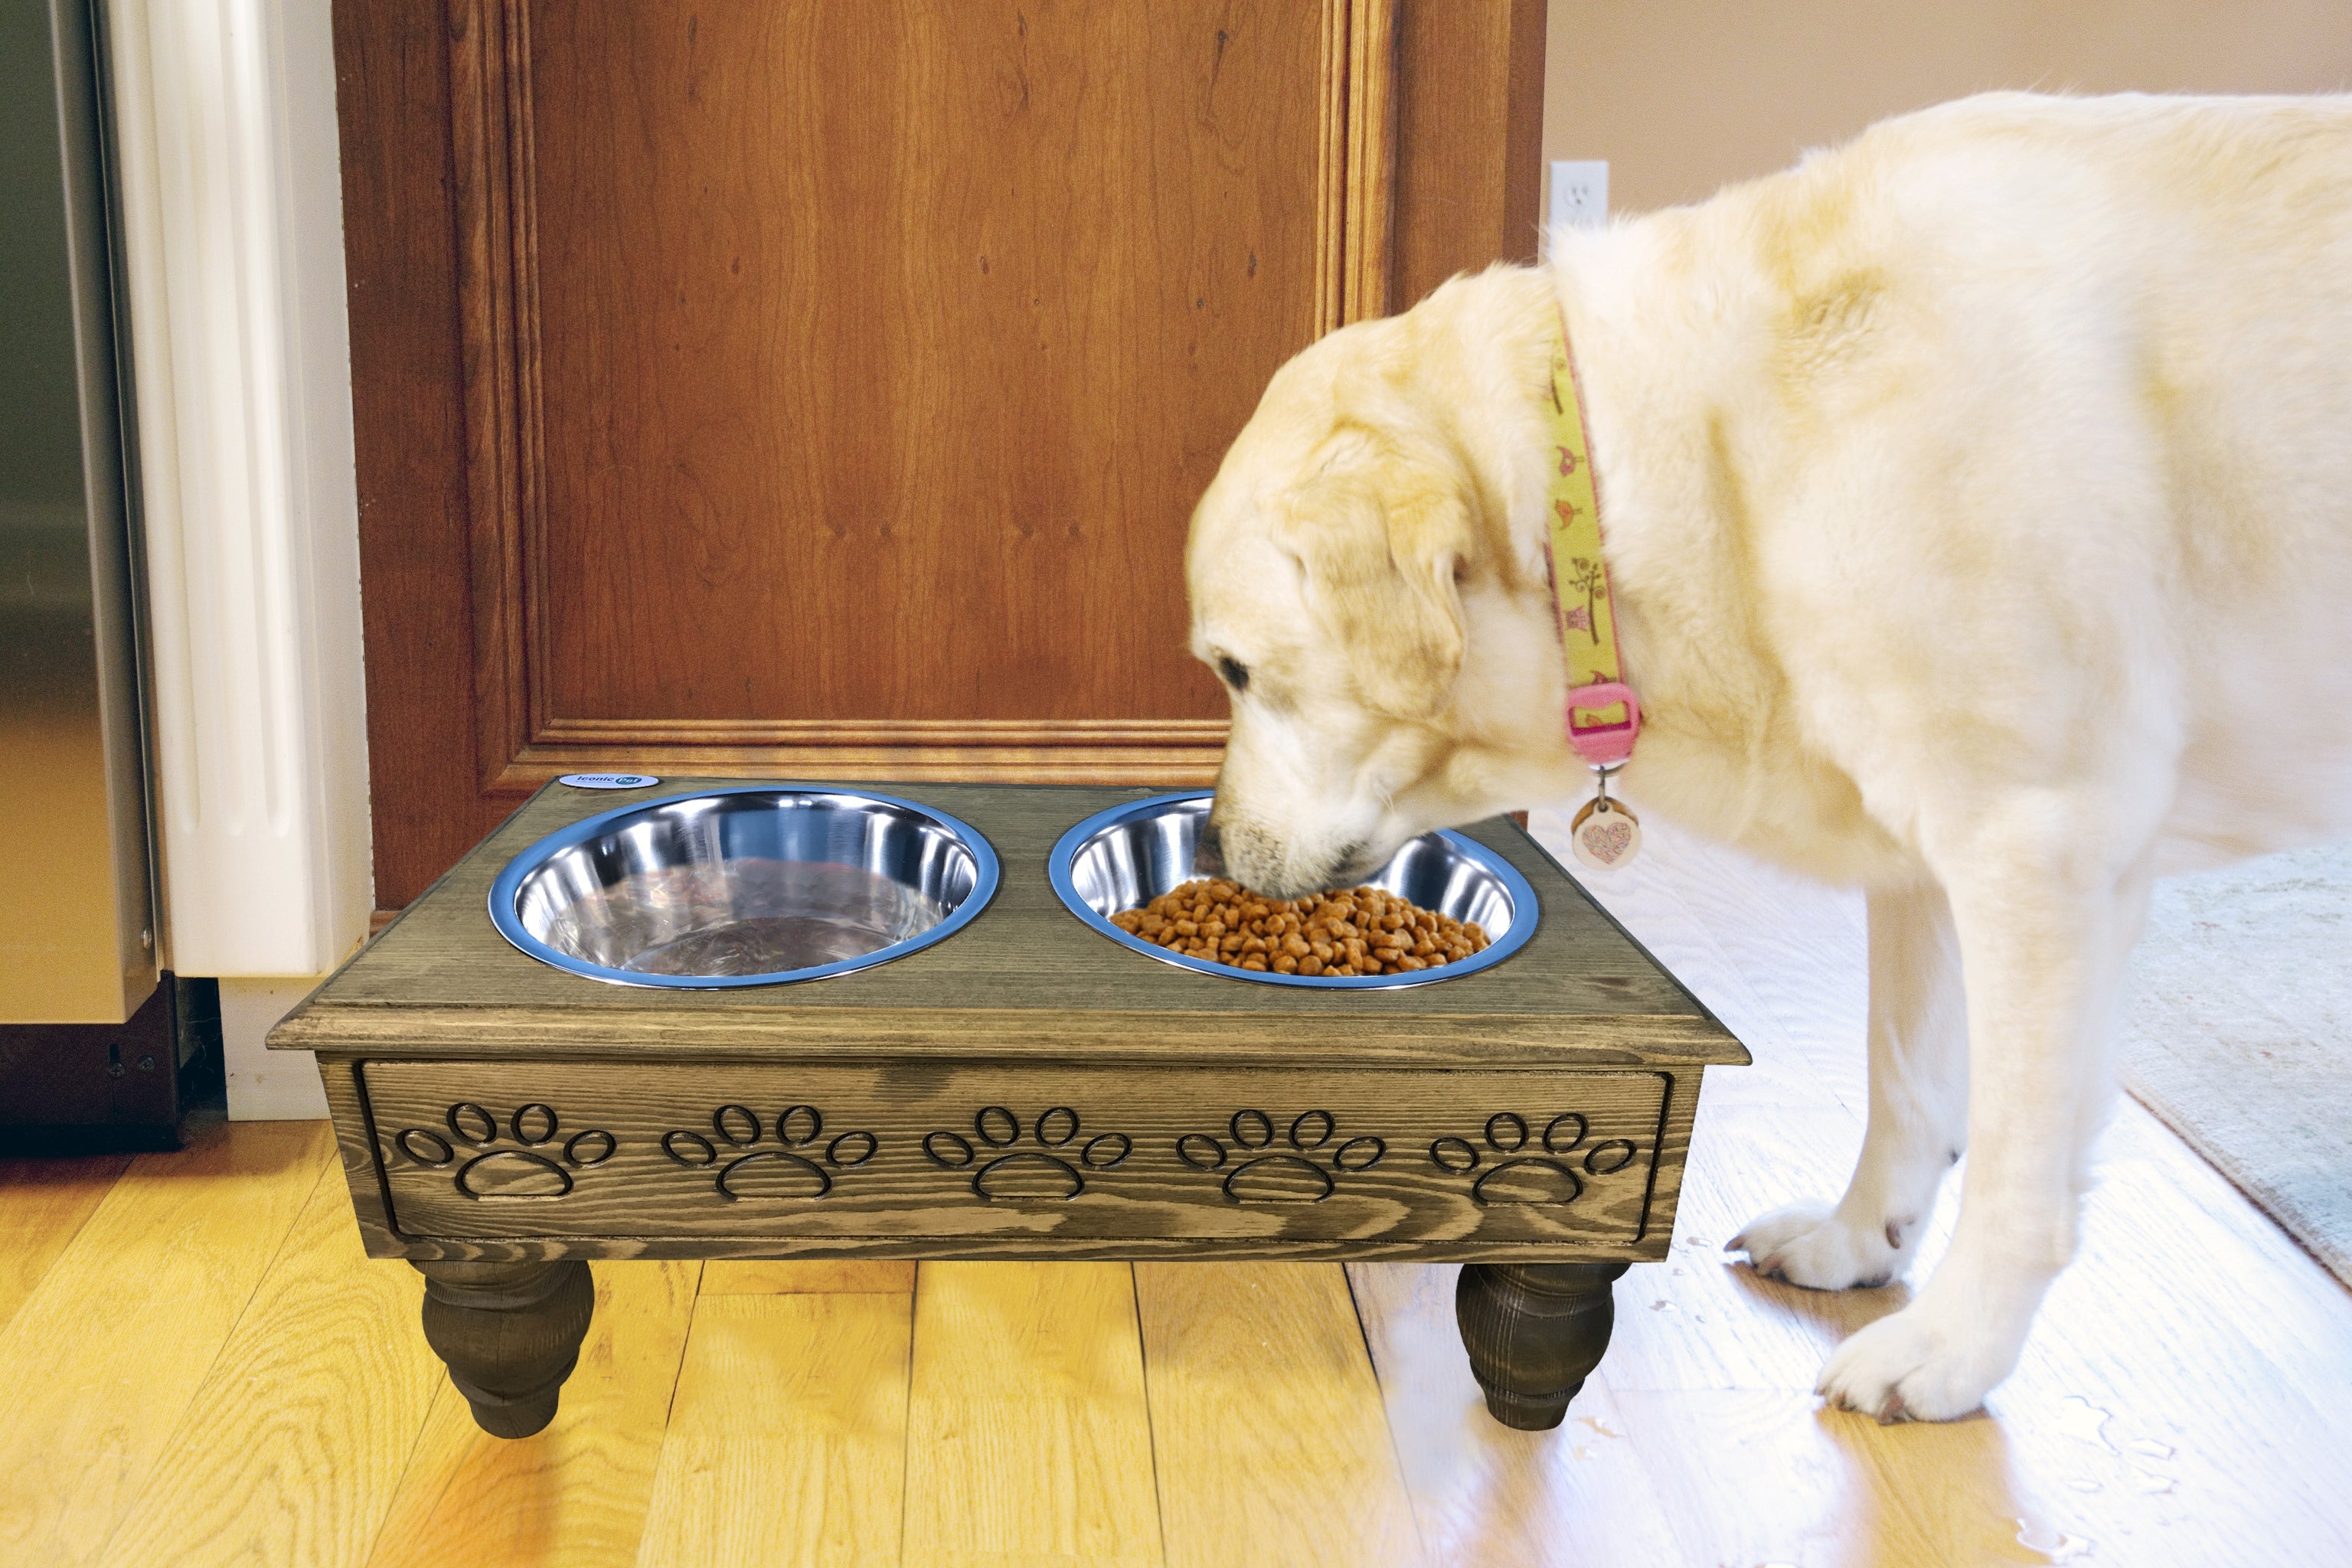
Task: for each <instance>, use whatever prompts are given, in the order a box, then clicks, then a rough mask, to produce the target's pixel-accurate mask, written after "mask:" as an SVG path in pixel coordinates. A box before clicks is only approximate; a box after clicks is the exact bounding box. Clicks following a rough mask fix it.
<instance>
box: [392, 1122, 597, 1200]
mask: <svg viewBox="0 0 2352 1568" xmlns="http://www.w3.org/2000/svg"><path fill="white" fill-rule="evenodd" d="M442 1125H443V1126H444V1127H446V1128H447V1130H448V1131H447V1133H446V1135H445V1134H444V1133H443V1132H442V1131H440V1129H438V1128H432V1127H404V1128H402V1129H401V1130H400V1131H398V1132H396V1133H394V1134H393V1140H392V1142H393V1147H394V1148H395V1149H397V1150H399V1152H400V1154H401V1157H402V1158H403V1159H404V1160H406V1161H408V1162H409V1163H412V1164H415V1165H417V1166H421V1167H423V1168H425V1169H426V1170H432V1171H440V1170H447V1171H449V1172H450V1180H451V1182H452V1183H453V1184H455V1185H456V1186H457V1190H458V1191H459V1192H460V1193H463V1194H465V1195H466V1196H467V1197H469V1198H478V1199H490V1200H501V1199H515V1198H560V1197H563V1196H565V1195H566V1194H569V1193H570V1192H571V1191H572V1172H574V1171H584V1170H587V1169H589V1168H591V1167H593V1166H596V1165H601V1164H603V1163H604V1162H605V1161H607V1160H609V1159H611V1158H612V1157H613V1155H614V1152H616V1151H618V1149H619V1148H620V1142H619V1140H617V1139H615V1138H614V1136H613V1135H612V1134H611V1133H610V1132H607V1131H604V1129H603V1128H601V1127H592V1128H588V1129H586V1130H584V1131H578V1132H574V1133H572V1135H571V1136H570V1137H568V1138H562V1142H560V1143H559V1142H557V1140H558V1139H559V1138H560V1137H562V1132H563V1121H562V1118H561V1117H560V1116H558V1115H557V1114H556V1112H555V1108H554V1107H553V1106H551V1105H548V1104H546V1103H544V1102H541V1101H537V1100H534V1101H533V1102H531V1103H530V1104H529V1105H526V1106H523V1107H521V1108H520V1109H519V1110H516V1111H515V1112H514V1113H513V1114H512V1115H510V1116H508V1117H506V1118H505V1119H503V1121H502V1120H501V1119H500V1118H499V1117H498V1116H495V1115H493V1114H492V1113H491V1112H490V1111H489V1110H488V1109H487V1108H486V1107H484V1106H480V1105H477V1104H475V1103H474V1102H473V1101H472V1100H459V1101H457V1103H456V1104H454V1105H452V1106H450V1107H449V1109H448V1111H447V1113H446V1115H445V1116H444V1117H443V1118H442ZM509 1139H511V1140H512V1142H513V1144H514V1146H513V1147H511V1148H509V1147H505V1146H504V1145H505V1144H506V1143H507V1142H508V1141H509ZM468 1150H478V1151H480V1152H478V1153H470V1154H469V1153H467V1151H468Z"/></svg>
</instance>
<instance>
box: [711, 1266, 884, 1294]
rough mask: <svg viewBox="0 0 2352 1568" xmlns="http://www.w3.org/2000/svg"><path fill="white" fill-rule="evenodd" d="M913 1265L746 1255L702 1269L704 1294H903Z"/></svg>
mask: <svg viewBox="0 0 2352 1568" xmlns="http://www.w3.org/2000/svg"><path fill="white" fill-rule="evenodd" d="M914 1289H915V1266H914V1265H913V1264H912V1263H902V1262H898V1261H897V1260H895V1259H891V1258H812V1259H806V1260H803V1259H799V1258H731V1259H713V1260H712V1261H711V1262H710V1263H709V1264H708V1265H706V1266H705V1267H704V1268H703V1270H702V1293H703V1294H704V1295H706V1296H782V1295H791V1294H793V1293H795V1292H799V1291H809V1290H847V1291H859V1292H864V1293H866V1294H869V1295H883V1296H908V1295H912V1294H913V1293H914Z"/></svg>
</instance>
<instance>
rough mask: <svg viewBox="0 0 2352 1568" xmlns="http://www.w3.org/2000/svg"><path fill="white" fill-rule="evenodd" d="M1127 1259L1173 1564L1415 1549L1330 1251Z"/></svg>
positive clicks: (1417, 1554)
mask: <svg viewBox="0 0 2352 1568" xmlns="http://www.w3.org/2000/svg"><path fill="white" fill-rule="evenodd" d="M1135 1272H1136V1299H1137V1302H1138V1304H1139V1307H1140V1309H1141V1315H1142V1320H1143V1346H1144V1366H1145V1370H1146V1373H1147V1375H1148V1377H1149V1380H1150V1392H1151V1432H1152V1441H1153V1443H1154V1445H1155V1447H1156V1448H1157V1450H1158V1455H1159V1466H1160V1517H1161V1520H1162V1524H1163V1528H1164V1530H1165V1532H1166V1535H1167V1546H1168V1561H1169V1563H1170V1564H1171V1568H1191V1565H1193V1564H1199V1565H1201V1568H1234V1565H1240V1564H1280V1565H1281V1568H1303V1565H1307V1564H1330V1565H1332V1568H1387V1565H1389V1564H1394V1563H1418V1562H1420V1561H1422V1555H1421V1551H1420V1543H1419V1540H1418V1537H1417V1535H1416V1533H1415V1531H1414V1527H1413V1521H1412V1504H1411V1501H1410V1500H1409V1499H1408V1497H1407V1494H1406V1491H1405V1485H1404V1478H1403V1476H1402V1473H1401V1472H1400V1470H1399V1468H1398V1462H1397V1455H1396V1451H1395V1449H1394V1447H1392V1446H1391V1442H1390V1438H1389V1427H1388V1418H1387V1415H1386V1412H1385V1410H1384V1409H1383V1407H1382V1405H1381V1391H1380V1385H1379V1384H1378V1382H1377V1380H1376V1379H1375V1378H1374V1377H1373V1375H1372V1364H1371V1359H1370V1355H1369V1353H1368V1352H1366V1350H1365V1347H1364V1336H1363V1331H1362V1329H1361V1327H1360V1325H1359V1323H1358V1321H1357V1318H1356V1309H1355V1305H1354V1302H1353V1301H1352V1300H1350V1299H1349V1294H1348V1283H1347V1277H1346V1275H1345V1274H1344V1273H1343V1272H1342V1271H1341V1269H1340V1268H1339V1265H1337V1264H1332V1263H1150V1264H1138V1265H1137V1266H1136V1270H1135Z"/></svg>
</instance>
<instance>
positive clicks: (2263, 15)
mask: <svg viewBox="0 0 2352 1568" xmlns="http://www.w3.org/2000/svg"><path fill="white" fill-rule="evenodd" d="M1550 6H1551V9H1550V15H1549V20H1550V28H1549V40H1548V44H1547V47H1546V59H1545V77H1546V79H1545V84H1544V86H1545V91H1544V156H1545V158H1546V159H1548V160H1549V159H1552V158H1606V159H1607V160H1608V161H1609V187H1610V188H1609V204H1610V209H1611V210H1612V212H1633V211H1642V210H1646V209H1649V208H1652V207H1660V206H1668V205H1673V204H1675V203H1677V202H1686V201H1696V200H1697V199H1699V198H1700V197H1703V196H1705V195H1707V194H1708V193H1710V192H1712V191H1713V190H1715V188H1716V187H1717V186H1718V185H1721V184H1725V183H1727V182H1728V181H1732V180H1738V179H1746V178H1748V177H1749V176H1751V175H1755V174H1769V173H1770V172H1771V171H1773V170H1775V169H1780V168H1784V167H1786V166H1787V165H1788V164H1790V163H1793V162H1795V161H1796V158H1797V156H1798V154H1799V153H1801V151H1802V150H1803V149H1805V148H1807V147H1818V146H1822V145H1825V144H1828V143H1832V142H1842V141H1843V140H1845V139H1846V138H1848V137H1850V136H1852V135H1853V134H1854V133H1855V132H1858V131H1860V130H1862V129H1863V128H1864V126H1866V125H1868V124H1869V123H1870V122H1871V121H1874V120H1879V119H1883V118H1885V116H1887V115H1889V114H1895V113H1900V112H1901V111H1903V110H1909V109H1917V108H1921V107H1924V106H1925V105H1927V104H1930V103H1937V102H1940V101H1942V100H1945V99H1948V98H1958V97H1961V96H1963V95H1965V94H1968V93H1971V92H1978V91H1981V90H1983V89H1987V88H2039V89H2043V90H2046V91H2060V90H2070V91H2079V92H2116V91H2123V90H2126V89H2139V90H2145V91H2151V92H2182V91H2187V92H2321V91H2330V90H2339V89H2344V88H2347V87H2352V0H1933V3H1927V0H1550Z"/></svg>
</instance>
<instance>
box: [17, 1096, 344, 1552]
mask: <svg viewBox="0 0 2352 1568" xmlns="http://www.w3.org/2000/svg"><path fill="white" fill-rule="evenodd" d="M333 1149H334V1144H333V1140H332V1139H331V1136H330V1135H329V1132H328V1130H327V1125H326V1123H324V1122H320V1121H278V1122H238V1123H229V1124H226V1125H218V1126H215V1127H214V1128H212V1129H210V1130H208V1131H205V1133H204V1134H202V1135H201V1136H200V1137H199V1138H198V1139H197V1140H196V1141H195V1142H194V1143H192V1144H191V1145H190V1146H189V1147H188V1148H186V1149H183V1150H180V1151H179V1152H175V1153H169V1154H142V1155H140V1156H139V1157H138V1158H137V1159H136V1160H134V1161H133V1162H132V1163H131V1168H130V1169H129V1170H128V1171H126V1172H124V1173H123V1174H122V1176H121V1179H120V1180H119V1181H117V1182H116V1183H115V1184H114V1186H113V1187H112V1189H111V1190H110V1191H109V1192H108V1193H107V1194H106V1196H105V1197H104V1198H103V1199H101V1200H100V1203H99V1205H98V1206H97V1208H96V1209H95V1210H94V1211H93V1212H92V1213H91V1215H90V1216H89V1220H88V1222H87V1223H85V1224H84V1225H83V1226H82V1227H81V1229H80V1231H79V1234H77V1235H76V1236H75V1237H74V1238H73V1240H72V1242H71V1244H70V1245H68V1247H66V1249H65V1251H64V1252H63V1253H62V1254H60V1255H59V1256H58V1259H57V1261H56V1262H54V1263H53V1264H51V1265H50V1266H49V1268H48V1270H47V1273H46V1274H44V1275H43V1276H42V1278H41V1281H40V1283H39V1284H38V1285H37V1286H36V1287H35V1288H34V1289H33V1293H32V1294H31V1295H30V1296H29V1297H27V1298H26V1300H25V1303H24V1305H23V1306H21V1307H19V1308H18V1309H17V1310H16V1316H15V1317H14V1318H12V1319H11V1320H10V1321H9V1323H8V1326H7V1328H6V1329H5V1331H0V1388H5V1389H6V1390H7V1391H8V1407H9V1415H10V1419H9V1420H8V1421H6V1422H5V1423H0V1562H5V1563H8V1564H9V1565H10V1568H37V1565H43V1568H45V1565H47V1564H52V1563H89V1562H92V1561H94V1560H95V1559H96V1558H97V1557H98V1554H99V1552H100V1551H101V1550H102V1549H103V1548H104V1546H105V1544H106V1541H107V1538H108V1537H109V1536H110V1535H111V1534H112V1533H113V1532H114V1531H115V1529H116V1528H117V1527H118V1526H119V1525H120V1524H121V1522H122V1519H123V1516H124V1514H125V1512H126V1511H127V1510H128V1508H129V1506H130V1504H131V1500H132V1499H133V1498H135V1497H136V1496H137V1495H138V1492H139V1490H140V1489H141V1487H142V1486H143V1485H144V1484H145V1483H146V1481H147V1479H148V1478H149V1476H150V1474H151V1473H152V1470H153V1468H154V1466H155V1464H156V1462H157V1461H158V1459H159V1458H162V1457H163V1453H164V1451H165V1445H166V1443H167V1441H168V1440H169V1439H170V1437H171V1436H172V1434H173V1430H174V1429H175V1428H176V1427H177V1426H178V1425H179V1422H180V1416H181V1414H182V1413H183V1412H184V1411H185V1410H186V1409H187V1407H188V1402H189V1400H190V1399H191V1398H192V1397H193V1396H194V1394H195V1392H196V1389H197V1387H198V1386H199V1385H200V1384H202V1383H203V1382H204V1380H205V1374H206V1373H207V1372H208V1371H209V1370H210V1368H211V1366H212V1364H213V1361H214V1359H215V1357H216V1356H217V1355H218V1354H219V1353H220V1350H221V1347H222V1346H223V1345H224V1344H225V1343H226V1342H227V1341H228V1337H229V1333H230V1331H231V1330H232V1329H233V1328H235V1326H236V1321H237V1319H238V1317H239V1316H240V1315H241V1314H242V1313H243V1312H244V1310H245V1309H246V1307H247V1303H248V1302H249V1301H250V1300H252V1297H253V1293H254V1287H255V1286H256V1285H257V1284H258V1283H259V1281H260V1279H261V1278H262V1276H263V1274H264V1273H266V1272H267V1271H268V1268H269V1265H270V1261H271V1259H273V1258H275V1257H276V1256H277V1254H278V1247H279V1245H280V1244H281V1243H283V1242H284V1241H285V1239H286V1237H287V1233H288V1232H289V1230H290V1229H292V1227H293V1225H294V1220H295V1216H296V1215H299V1213H300V1212H301V1210H302V1206H303V1204H304V1202H305V1201H306V1200H307V1199H308V1198H309V1197H310V1194H311V1192H312V1190H313V1189H315V1188H316V1187H317V1186H318V1185H319V1184H320V1178H321V1177H322V1176H326V1175H327V1173H328V1171H329V1169H330V1166H331V1163H332V1160H333ZM337 1179H340V1178H337Z"/></svg>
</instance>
